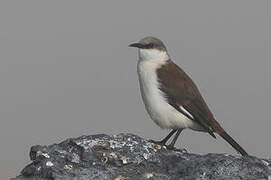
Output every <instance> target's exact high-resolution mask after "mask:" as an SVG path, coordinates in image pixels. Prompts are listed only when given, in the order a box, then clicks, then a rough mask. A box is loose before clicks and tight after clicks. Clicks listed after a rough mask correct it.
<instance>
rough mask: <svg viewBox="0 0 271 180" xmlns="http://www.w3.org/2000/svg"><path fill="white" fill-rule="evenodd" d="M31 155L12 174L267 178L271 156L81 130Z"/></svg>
mask: <svg viewBox="0 0 271 180" xmlns="http://www.w3.org/2000/svg"><path fill="white" fill-rule="evenodd" d="M30 159H31V160H32V163H31V164H29V165H27V166H26V167H25V168H24V169H23V170H22V172H21V175H20V176H18V177H16V178H14V179H13V180H35V179H65V180H71V179H80V180H84V179H85V180H91V179H97V180H98V179H104V180H107V179H115V180H128V179H135V180H137V179H155V180H156V179H158V180H159V179H163V180H164V179H185V180H194V179H198V180H209V179H216V180H217V179H246V180H247V179H268V180H269V179H271V169H270V160H263V159H259V158H256V157H252V156H248V157H242V156H237V155H236V156H234V155H227V154H207V155H197V154H190V153H185V152H179V151H170V150H167V149H166V147H161V146H160V145H157V144H153V143H151V142H148V141H147V140H145V139H142V138H140V137H139V136H136V135H133V134H119V135H114V136H108V135H105V134H99V135H91V136H81V137H79V138H72V139H68V140H65V141H63V142H61V143H60V144H53V145H50V146H39V145H38V146H33V147H32V148H31V151H30Z"/></svg>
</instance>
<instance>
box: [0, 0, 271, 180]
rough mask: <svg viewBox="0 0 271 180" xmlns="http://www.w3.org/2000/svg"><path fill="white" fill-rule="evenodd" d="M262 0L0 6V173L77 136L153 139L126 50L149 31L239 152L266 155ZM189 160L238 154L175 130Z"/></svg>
mask: <svg viewBox="0 0 271 180" xmlns="http://www.w3.org/2000/svg"><path fill="white" fill-rule="evenodd" d="M270 7H271V1H252V0H242V1H236V0H228V1H215V0H214V1H202V0H199V1H191V0H187V1H175V2H173V1H157V0H153V1H151V0H149V1H129V2H128V1H127V0H123V1H102V0H100V1H43V2H42V1H1V3H0V85H1V86H0V117H1V126H0V142H1V153H0V176H1V177H0V178H1V179H8V177H14V176H15V175H18V174H19V172H20V170H21V169H22V168H23V167H24V166H25V165H26V164H27V163H29V162H30V161H29V155H28V154H29V149H30V147H31V146H32V145H36V144H42V145H46V144H52V143H57V142H60V141H62V140H64V139H66V138H69V137H77V136H80V135H84V134H95V133H108V134H117V133H120V132H130V133H135V134H138V135H140V136H142V137H144V138H152V139H156V140H158V139H161V138H162V137H164V136H165V135H166V134H167V132H168V131H166V130H161V129H159V128H158V126H156V125H155V124H154V123H153V122H152V121H151V120H150V119H149V117H148V115H147V113H146V111H145V109H144V106H143V103H142V101H141V96H140V92H139V86H138V81H137V74H136V63H137V58H138V57H137V51H136V50H135V49H132V48H128V44H130V43H133V42H136V41H138V40H139V39H141V38H143V37H145V36H148V35H153V36H156V37H159V38H161V39H162V40H163V41H164V42H165V44H166V45H167V47H168V49H169V53H170V55H171V58H172V59H173V60H174V61H175V62H176V63H177V64H178V65H180V66H181V67H182V68H183V69H184V70H185V71H186V72H187V73H188V74H189V75H190V76H191V77H192V78H193V80H194V81H195V82H196V83H197V85H198V86H199V89H200V90H201V93H202V94H203V96H204V97H205V99H206V101H207V103H208V104H209V106H210V108H211V110H212V111H213V113H214V114H215V117H216V118H217V120H218V121H219V122H220V123H221V124H222V126H223V127H224V128H225V129H226V130H227V131H228V133H229V134H231V135H232V136H233V137H234V138H235V139H236V140H237V141H238V142H239V143H240V144H241V145H242V146H243V147H244V148H245V149H246V150H247V151H248V152H249V153H251V154H252V155H255V156H259V157H266V158H268V157H271V153H270V147H271V144H270V138H271V135H270V125H271V122H270V106H271V102H270V100H271V95H270V90H271V84H270V76H271V71H270V65H271V63H270V59H271V11H270ZM177 146H179V147H180V146H181V147H183V148H187V149H188V151H190V152H193V153H202V154H206V153H211V152H214V153H224V152H226V153H232V154H236V152H235V151H234V150H233V148H231V146H230V145H228V144H227V143H226V142H225V141H223V140H222V139H221V138H218V139H217V140H215V139H213V138H212V137H211V136H210V135H208V134H205V133H200V132H192V131H190V130H187V131H184V133H182V136H181V138H180V139H179V141H178V142H177Z"/></svg>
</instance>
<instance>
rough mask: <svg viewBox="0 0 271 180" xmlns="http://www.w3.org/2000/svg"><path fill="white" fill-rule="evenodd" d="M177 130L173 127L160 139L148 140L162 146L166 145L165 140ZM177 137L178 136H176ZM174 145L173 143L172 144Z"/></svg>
mask: <svg viewBox="0 0 271 180" xmlns="http://www.w3.org/2000/svg"><path fill="white" fill-rule="evenodd" d="M176 131H177V129H173V130H172V131H170V133H169V134H168V135H167V136H166V137H165V138H164V139H162V140H161V141H154V140H150V142H152V143H155V144H160V145H163V146H166V142H167V141H168V140H169V138H170V137H171V136H172V135H173V134H174V133H175V132H176ZM177 138H178V137H177ZM175 141H176V140H175ZM173 145H174V144H173Z"/></svg>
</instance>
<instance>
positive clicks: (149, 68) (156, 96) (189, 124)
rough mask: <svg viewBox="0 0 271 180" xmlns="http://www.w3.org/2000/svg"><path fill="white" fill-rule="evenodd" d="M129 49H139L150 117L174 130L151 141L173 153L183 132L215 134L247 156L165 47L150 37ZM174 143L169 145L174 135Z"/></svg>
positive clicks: (141, 79)
mask: <svg viewBox="0 0 271 180" xmlns="http://www.w3.org/2000/svg"><path fill="white" fill-rule="evenodd" d="M129 47H135V48H138V56H139V58H138V62H137V74H138V79H139V86H140V91H141V97H142V100H143V102H144V105H145V109H146V110H147V112H148V114H149V115H150V118H151V119H152V120H153V121H154V122H155V123H156V124H157V125H158V126H159V127H160V128H162V129H171V131H170V133H169V134H168V135H167V136H166V137H165V138H163V139H162V140H161V141H154V140H152V142H155V143H158V144H161V145H164V146H166V147H167V148H168V149H171V150H174V149H175V147H174V145H175V143H176V141H177V139H178V137H179V135H180V133H181V132H182V131H183V130H184V129H192V130H195V131H201V132H207V133H209V134H210V135H211V136H212V137H213V138H216V135H215V133H216V134H218V135H220V136H221V137H222V138H223V139H224V140H226V141H227V142H228V143H229V144H230V145H231V146H232V147H233V148H234V149H235V150H236V151H238V152H239V153H240V154H241V155H242V156H248V153H247V152H246V151H245V150H244V149H243V148H242V147H241V146H240V145H239V144H238V143H237V142H236V141H235V140H234V139H233V138H232V137H231V136H230V135H229V134H228V133H227V132H226V131H225V130H224V129H223V128H222V127H221V125H220V124H219V123H218V122H217V121H216V119H215V118H214V115H213V114H212V112H211V110H210V109H209V107H208V105H207V104H206V102H205V100H204V99H203V97H202V95H201V94H200V91H199V89H198V87H197V86H196V84H195V83H194V82H193V80H192V79H191V78H190V77H189V76H188V75H187V74H186V73H185V72H184V71H183V70H182V69H181V68H180V67H179V66H178V65H177V64H175V63H174V62H173V61H172V59H171V58H170V56H169V53H168V51H167V48H166V46H165V44H164V43H163V42H162V41H161V40H160V39H158V38H156V37H153V36H147V37H145V38H143V39H141V40H140V41H138V42H137V43H132V44H130V45H129ZM174 134H175V136H174V138H173V139H172V141H171V143H170V144H169V145H166V143H167V142H168V140H169V139H170V138H171V137H172V136H173V135H174Z"/></svg>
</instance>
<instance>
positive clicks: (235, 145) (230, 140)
mask: <svg viewBox="0 0 271 180" xmlns="http://www.w3.org/2000/svg"><path fill="white" fill-rule="evenodd" d="M219 135H220V136H221V137H222V138H223V139H225V140H226V141H227V142H228V143H229V144H230V145H231V146H232V147H233V148H234V149H235V150H236V151H238V152H239V153H241V154H242V156H248V153H247V152H246V151H245V150H244V149H243V148H242V147H241V146H240V145H239V144H238V143H237V142H236V141H235V140H234V139H233V138H232V137H231V136H230V135H229V134H228V133H226V132H225V131H223V132H221V133H219Z"/></svg>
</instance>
